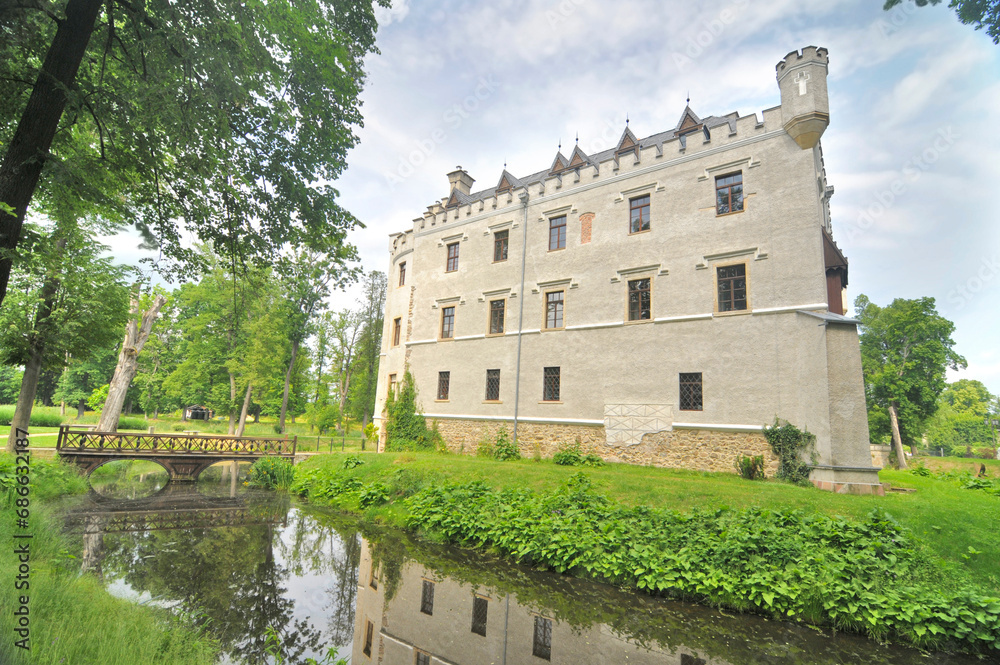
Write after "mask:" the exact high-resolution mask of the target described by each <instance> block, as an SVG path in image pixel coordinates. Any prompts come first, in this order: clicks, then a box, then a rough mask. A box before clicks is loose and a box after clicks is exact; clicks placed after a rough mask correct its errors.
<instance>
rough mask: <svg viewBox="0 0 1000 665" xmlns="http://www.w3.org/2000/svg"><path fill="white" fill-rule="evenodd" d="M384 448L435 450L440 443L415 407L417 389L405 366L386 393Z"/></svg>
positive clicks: (437, 436)
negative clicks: (403, 371) (398, 382)
mask: <svg viewBox="0 0 1000 665" xmlns="http://www.w3.org/2000/svg"><path fill="white" fill-rule="evenodd" d="M385 410H386V419H385V449H386V451H388V452H396V451H403V450H435V449H436V448H437V447H438V445H439V443H440V436H439V435H438V434H437V432H435V431H432V430H428V429H427V421H426V420H424V417H423V416H422V415H421V414H420V413H419V411H418V409H417V389H416V387H415V386H414V385H413V377H412V376H411V375H410V371H409V370H407V371H406V372H405V373H404V374H403V380H402V382H401V383H400V384H399V389H398V390H394V391H392V392H390V393H389V400H388V401H387V402H386V405H385Z"/></svg>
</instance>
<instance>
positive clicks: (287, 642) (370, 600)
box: [64, 474, 982, 665]
mask: <svg viewBox="0 0 1000 665" xmlns="http://www.w3.org/2000/svg"><path fill="white" fill-rule="evenodd" d="M136 484H137V485H138V486H139V488H138V489H136V488H135V487H133V485H136ZM105 489H106V488H105ZM114 489H115V492H113V493H112V494H113V496H106V495H102V494H98V493H97V492H91V494H89V495H88V496H86V497H85V498H83V499H82V500H77V501H75V502H73V503H72V504H69V505H67V506H66V507H65V509H64V514H65V520H66V529H67V530H68V531H69V532H70V533H71V534H74V536H73V537H74V538H75V539H76V542H77V546H78V547H79V550H80V561H81V567H82V569H84V570H88V571H91V572H93V573H94V574H96V575H98V576H100V577H101V578H102V579H103V580H104V582H105V584H106V585H107V588H108V589H109V591H110V592H111V593H113V594H115V595H118V596H121V597H126V598H130V599H133V600H134V601H135V602H139V603H147V604H153V605H159V606H163V607H169V608H172V609H173V610H174V611H177V612H184V613H186V614H187V615H188V617H189V618H190V620H191V621H193V622H195V623H198V624H199V625H202V626H204V627H205V628H206V629H207V630H208V631H210V632H211V633H212V634H213V635H215V636H216V637H217V639H218V640H219V641H220V643H221V644H222V646H223V649H224V652H225V654H224V656H223V659H222V661H221V662H222V663H231V664H234V665H237V664H240V665H242V664H247V665H257V664H264V663H273V662H274V660H273V658H271V657H270V656H269V655H268V637H267V635H268V629H269V628H270V629H273V632H274V633H275V634H276V635H277V636H278V638H279V639H280V642H281V645H282V648H283V650H284V653H285V656H286V658H287V660H286V661H285V662H287V663H290V664H291V663H304V662H305V659H306V658H316V659H322V658H323V657H324V656H325V655H326V653H327V651H328V650H329V649H331V648H334V649H337V650H338V652H339V655H340V656H341V657H345V658H349V660H350V662H351V663H353V664H354V665H367V664H368V663H383V664H386V665H396V664H398V665H413V664H414V663H417V664H424V663H426V664H427V665H431V664H432V663H433V664H435V665H441V664H454V665H485V664H488V663H496V664H506V663H509V664H511V665H513V664H515V663H536V664H538V665H542V664H543V663H546V662H551V663H565V664H573V665H579V664H583V663H616V664H617V663H649V664H653V663H656V664H660V663H662V664H671V665H727V664H728V665H750V664H751V663H753V664H758V663H768V664H775V665H777V664H788V665H792V664H796V665H805V664H807V663H808V664H810V665H813V664H830V665H833V664H834V663H837V664H839V663H866V664H884V665H916V664H917V663H920V664H921V665H923V664H925V663H927V662H934V663H942V664H948V665H965V664H966V663H968V664H970V665H971V664H972V663H980V662H982V661H978V660H976V659H974V658H971V657H964V656H949V655H945V654H934V655H932V656H931V658H928V655H927V654H924V653H921V652H919V651H916V650H913V649H907V648H903V647H898V646H885V645H880V644H878V643H875V642H872V641H870V640H866V639H863V638H860V637H856V636H853V635H845V634H832V633H831V632H830V631H820V630H818V629H815V628H810V627H806V626H801V625H797V624H786V623H782V622H776V621H768V620H765V619H763V618H760V617H755V616H741V615H735V616H734V615H730V614H728V613H724V612H720V611H717V610H713V609H710V608H706V607H702V606H698V605H693V604H689V603H681V602H674V601H665V600H659V599H655V598H651V597H648V596H644V595H640V594H634V593H627V592H623V591H620V590H618V589H615V588H613V587H608V586H605V585H600V584H595V583H591V582H587V581H585V580H578V579H573V578H570V577H566V576H561V575H555V574H551V573H544V572H538V571H534V570H531V569H528V568H526V567H523V566H516V565H511V564H509V563H506V562H503V561H500V560H498V559H496V558H493V557H490V556H487V555H483V554H479V553H475V552H470V551H467V550H462V549H459V548H454V547H447V546H443V545H437V544H433V543H428V542H423V541H419V540H417V539H415V538H413V537H411V536H410V535H408V534H406V533H403V532H401V531H398V530H395V529H388V528H382V527H376V526H372V525H370V524H366V523H364V522H362V521H360V520H358V519H357V518H354V517H350V516H345V515H342V514H338V513H332V512H329V511H326V510H323V509H321V508H318V507H315V506H311V505H309V504H306V503H299V502H296V501H294V500H292V499H290V498H289V497H288V496H287V495H284V494H275V493H269V492H260V491H252V490H247V489H246V488H245V487H243V485H242V483H239V484H236V483H234V482H232V477H230V478H229V479H228V480H227V479H226V478H220V477H219V476H218V475H212V474H207V475H206V480H205V481H200V482H198V483H194V484H173V483H168V484H165V485H164V484H163V483H162V479H161V478H158V477H145V478H139V477H135V478H133V479H132V480H131V481H130V483H117V484H116V487H115V488H114ZM122 496H125V497H131V496H137V497H139V498H122ZM272 640H273V638H272Z"/></svg>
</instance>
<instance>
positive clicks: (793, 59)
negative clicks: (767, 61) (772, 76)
mask: <svg viewBox="0 0 1000 665" xmlns="http://www.w3.org/2000/svg"><path fill="white" fill-rule="evenodd" d="M807 62H817V63H822V64H823V65H827V64H829V62H830V57H829V52H828V51H827V50H826V49H825V48H823V47H822V46H819V47H817V46H806V47H805V48H804V49H802V50H801V51H791V52H789V53H788V54H787V55H785V57H784V58H782V59H781V62H779V63H778V64H777V65H775V71H776V72H777V75H778V78H779V79H780V78H781V76H782V74H783V73H784V72H786V71H788V70H790V69H792V68H794V67H795V66H796V65H800V64H804V63H807Z"/></svg>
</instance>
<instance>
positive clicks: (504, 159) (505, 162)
mask: <svg viewBox="0 0 1000 665" xmlns="http://www.w3.org/2000/svg"><path fill="white" fill-rule="evenodd" d="M503 170H504V171H506V170H507V158H506V157H504V158H503Z"/></svg>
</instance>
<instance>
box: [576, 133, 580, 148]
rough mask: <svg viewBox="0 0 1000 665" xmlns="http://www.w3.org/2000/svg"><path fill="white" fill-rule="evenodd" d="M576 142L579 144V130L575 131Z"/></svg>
mask: <svg viewBox="0 0 1000 665" xmlns="http://www.w3.org/2000/svg"><path fill="white" fill-rule="evenodd" d="M576 144H577V145H580V132H579V131H578V132H577V133H576Z"/></svg>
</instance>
